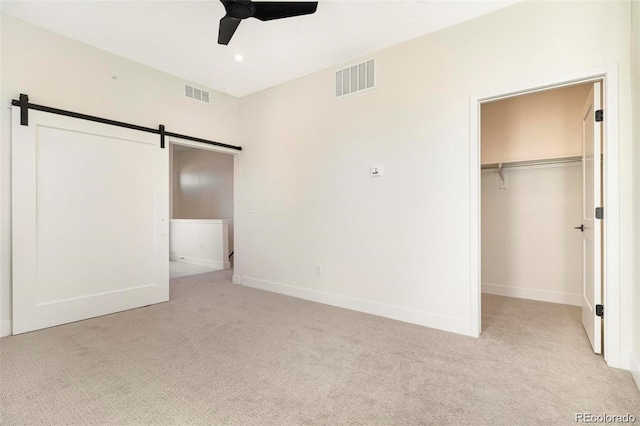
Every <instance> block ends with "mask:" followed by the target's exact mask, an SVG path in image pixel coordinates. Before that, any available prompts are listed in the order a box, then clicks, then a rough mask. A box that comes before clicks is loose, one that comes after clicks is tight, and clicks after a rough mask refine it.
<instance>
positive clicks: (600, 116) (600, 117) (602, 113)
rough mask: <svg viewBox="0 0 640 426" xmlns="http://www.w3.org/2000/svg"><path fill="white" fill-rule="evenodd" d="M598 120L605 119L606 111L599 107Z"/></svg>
mask: <svg viewBox="0 0 640 426" xmlns="http://www.w3.org/2000/svg"><path fill="white" fill-rule="evenodd" d="M596 121H604V111H603V110H601V109H599V110H597V111H596Z"/></svg>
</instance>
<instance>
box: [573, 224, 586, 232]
mask: <svg viewBox="0 0 640 426" xmlns="http://www.w3.org/2000/svg"><path fill="white" fill-rule="evenodd" d="M573 229H579V230H580V232H584V225H580V226H574V227H573Z"/></svg>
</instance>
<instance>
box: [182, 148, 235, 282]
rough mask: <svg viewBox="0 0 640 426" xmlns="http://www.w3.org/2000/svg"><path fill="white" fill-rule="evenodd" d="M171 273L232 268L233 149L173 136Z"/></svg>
mask: <svg viewBox="0 0 640 426" xmlns="http://www.w3.org/2000/svg"><path fill="white" fill-rule="evenodd" d="M169 147H170V185H169V187H170V200H169V202H170V218H171V219H170V229H169V236H170V243H169V256H170V268H169V269H170V277H171V278H176V277H183V276H187V275H195V274H200V273H205V272H212V271H218V270H223V269H229V270H230V269H231V267H232V263H233V252H234V244H233V242H234V240H233V236H234V221H233V215H234V202H233V198H234V161H235V156H234V155H233V154H235V153H234V152H229V151H230V150H226V149H225V148H219V147H215V146H208V145H205V144H200V143H192V142H184V141H180V140H176V139H173V140H171V141H170V144H169Z"/></svg>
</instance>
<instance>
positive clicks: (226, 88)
mask: <svg viewBox="0 0 640 426" xmlns="http://www.w3.org/2000/svg"><path fill="white" fill-rule="evenodd" d="M223 90H224V91H225V92H227V93H231V92H233V89H232V88H231V87H225V88H224V89H223Z"/></svg>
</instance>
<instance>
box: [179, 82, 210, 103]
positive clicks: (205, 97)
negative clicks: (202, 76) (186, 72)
mask: <svg viewBox="0 0 640 426" xmlns="http://www.w3.org/2000/svg"><path fill="white" fill-rule="evenodd" d="M184 95H185V96H186V97H187V98H191V99H195V100H196V101H202V102H206V103H209V92H208V91H206V90H204V89H199V88H197V87H193V86H189V85H188V84H185V85H184Z"/></svg>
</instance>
